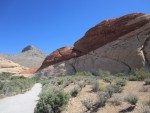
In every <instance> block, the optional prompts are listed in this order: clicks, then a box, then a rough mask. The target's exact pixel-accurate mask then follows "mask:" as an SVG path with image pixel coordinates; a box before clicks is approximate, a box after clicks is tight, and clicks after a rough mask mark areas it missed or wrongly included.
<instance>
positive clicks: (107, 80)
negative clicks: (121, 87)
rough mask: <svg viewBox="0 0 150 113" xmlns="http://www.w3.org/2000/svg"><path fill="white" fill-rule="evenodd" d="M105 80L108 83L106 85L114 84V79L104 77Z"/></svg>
mask: <svg viewBox="0 0 150 113" xmlns="http://www.w3.org/2000/svg"><path fill="white" fill-rule="evenodd" d="M103 80H104V81H105V82H106V83H110V84H111V83H112V77H104V78H103Z"/></svg>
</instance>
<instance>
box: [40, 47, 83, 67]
mask: <svg viewBox="0 0 150 113" xmlns="http://www.w3.org/2000/svg"><path fill="white" fill-rule="evenodd" d="M81 55H82V53H81V52H79V51H77V50H74V49H73V48H71V47H69V46H66V47H63V48H60V49H57V50H56V51H54V52H53V53H52V54H50V55H49V56H47V57H46V59H45V60H44V62H43V64H42V66H41V67H40V69H39V70H41V69H44V68H46V67H48V66H50V65H53V64H56V63H59V62H62V61H66V60H69V59H71V58H74V57H78V56H81Z"/></svg>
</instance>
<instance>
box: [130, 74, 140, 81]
mask: <svg viewBox="0 0 150 113" xmlns="http://www.w3.org/2000/svg"><path fill="white" fill-rule="evenodd" d="M128 80H129V81H138V78H137V77H136V76H134V75H129V77H128Z"/></svg>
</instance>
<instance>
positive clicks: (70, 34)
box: [0, 0, 150, 54]
mask: <svg viewBox="0 0 150 113" xmlns="http://www.w3.org/2000/svg"><path fill="white" fill-rule="evenodd" d="M134 12H143V13H147V14H150V0H0V53H10V54H14V53H19V52H20V51H21V50H22V48H24V47H25V46H27V45H35V46H37V47H38V48H40V49H41V50H43V51H44V52H45V53H47V54H49V53H51V52H52V51H54V50H56V49H57V48H60V47H63V46H66V45H68V46H73V44H74V42H75V41H77V40H78V39H79V38H81V37H82V36H83V35H84V34H85V32H86V31H87V30H88V29H89V28H91V27H92V26H95V25H96V24H98V23H99V22H101V21H103V20H105V19H109V18H115V17H119V16H122V15H125V14H128V13H134Z"/></svg>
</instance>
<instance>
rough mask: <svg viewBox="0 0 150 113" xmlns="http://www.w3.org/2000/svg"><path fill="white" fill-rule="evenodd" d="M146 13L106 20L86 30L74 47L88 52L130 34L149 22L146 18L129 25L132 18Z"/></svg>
mask: <svg viewBox="0 0 150 113" xmlns="http://www.w3.org/2000/svg"><path fill="white" fill-rule="evenodd" d="M142 15H145V14H143V13H135V14H128V15H125V16H122V17H120V18H116V19H109V20H105V21H103V22H101V23H99V24H98V25H96V26H95V27H93V28H91V29H90V30H89V31H87V32H86V34H85V36H84V37H83V38H81V39H80V40H78V41H77V42H76V43H75V44H74V46H75V47H74V49H76V50H79V51H82V52H84V53H88V52H90V51H92V50H95V49H97V48H99V47H102V46H104V45H105V44H107V43H109V42H112V41H115V40H117V39H118V38H119V37H120V36H123V35H125V34H128V33H130V32H132V31H134V30H136V29H138V28H140V27H142V26H144V25H145V24H147V23H148V22H149V19H146V18H145V19H144V20H143V21H139V22H136V23H133V24H131V25H127V23H128V22H129V21H131V20H134V19H135V18H137V17H140V16H142Z"/></svg>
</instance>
